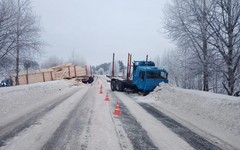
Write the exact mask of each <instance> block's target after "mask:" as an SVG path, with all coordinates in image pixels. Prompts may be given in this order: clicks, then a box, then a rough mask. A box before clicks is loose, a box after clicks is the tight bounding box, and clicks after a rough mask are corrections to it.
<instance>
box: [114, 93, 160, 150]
mask: <svg viewBox="0 0 240 150" xmlns="http://www.w3.org/2000/svg"><path fill="white" fill-rule="evenodd" d="M112 95H113V97H115V98H114V99H115V101H114V103H112V105H113V107H115V105H116V99H118V101H119V102H120V112H121V113H122V115H121V116H119V117H118V118H119V120H120V121H121V124H122V127H123V129H124V130H125V133H127V136H128V138H129V139H130V141H131V144H132V146H133V148H134V149H137V150H146V149H149V150H157V149H158V148H157V147H156V145H155V144H154V143H153V142H152V140H151V139H150V137H149V136H148V134H147V132H146V131H145V130H144V129H143V127H142V126H141V125H140V124H139V123H138V122H137V120H136V119H135V117H134V116H133V115H132V114H131V113H130V112H129V110H128V109H127V107H126V106H125V105H124V103H123V102H122V101H121V100H120V99H119V98H116V97H117V96H116V94H114V93H112ZM114 109H115V108H114Z"/></svg>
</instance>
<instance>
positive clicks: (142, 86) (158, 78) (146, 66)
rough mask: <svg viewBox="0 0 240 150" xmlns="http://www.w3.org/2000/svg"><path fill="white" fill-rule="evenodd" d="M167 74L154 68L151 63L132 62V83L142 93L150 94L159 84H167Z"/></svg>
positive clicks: (163, 70)
mask: <svg viewBox="0 0 240 150" xmlns="http://www.w3.org/2000/svg"><path fill="white" fill-rule="evenodd" d="M167 78H168V73H167V71H166V70H165V69H159V68H157V67H155V64H154V62H152V61H148V62H146V61H134V62H133V81H132V83H133V84H134V85H135V86H136V87H137V88H138V89H139V90H140V91H143V92H150V91H153V89H154V88H155V87H156V86H158V85H159V83H160V82H165V83H168V79H167Z"/></svg>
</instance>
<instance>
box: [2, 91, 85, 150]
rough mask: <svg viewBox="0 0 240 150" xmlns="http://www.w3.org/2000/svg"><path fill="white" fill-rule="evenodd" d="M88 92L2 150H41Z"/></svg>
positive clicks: (45, 118) (11, 141) (42, 120)
mask: <svg viewBox="0 0 240 150" xmlns="http://www.w3.org/2000/svg"><path fill="white" fill-rule="evenodd" d="M88 90H89V87H86V88H83V89H82V90H79V91H78V92H76V93H75V94H73V95H72V96H71V97H69V98H68V99H67V100H66V101H64V102H63V103H61V104H60V105H58V106H57V107H56V108H54V109H53V110H51V111H50V112H49V113H47V114H45V115H44V116H43V117H42V118H40V119H39V120H38V121H37V122H36V123H35V124H33V125H32V126H30V127H29V128H27V129H25V130H24V131H22V132H21V133H19V134H18V135H17V136H15V137H14V138H12V139H10V140H9V141H8V143H7V145H6V146H3V147H0V150H15V149H16V148H17V149H18V150H33V149H36V150H38V149H41V148H42V146H43V145H44V144H45V143H46V142H47V141H48V140H49V139H50V138H51V136H52V135H53V133H54V132H55V131H56V129H57V128H58V127H59V125H60V124H61V123H62V122H63V121H64V120H65V119H66V118H67V116H68V115H69V114H70V113H71V111H72V110H73V109H74V108H75V107H76V105H77V104H78V103H79V102H80V101H81V99H79V98H81V97H82V96H83V95H84V94H85V93H86V92H87V91H88Z"/></svg>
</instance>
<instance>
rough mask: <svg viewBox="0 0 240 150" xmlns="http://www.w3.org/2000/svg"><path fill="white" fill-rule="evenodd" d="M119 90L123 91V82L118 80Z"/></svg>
mask: <svg viewBox="0 0 240 150" xmlns="http://www.w3.org/2000/svg"><path fill="white" fill-rule="evenodd" d="M118 91H120V92H122V91H123V83H122V82H120V81H118Z"/></svg>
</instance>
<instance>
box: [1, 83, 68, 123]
mask: <svg viewBox="0 0 240 150" xmlns="http://www.w3.org/2000/svg"><path fill="white" fill-rule="evenodd" d="M70 86H71V85H70V83H69V82H66V81H50V82H42V83H35V84H29V85H20V86H12V87H3V88H0V118H1V120H0V126H1V125H3V124H6V123H7V122H9V121H11V120H13V119H15V118H16V117H18V116H20V115H23V114H24V113H26V112H28V111H29V110H33V109H34V108H36V107H39V106H41V105H42V104H44V103H46V102H48V100H49V97H50V98H51V97H54V96H56V95H58V94H60V93H64V92H65V91H67V90H68V89H69V87H70Z"/></svg>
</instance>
